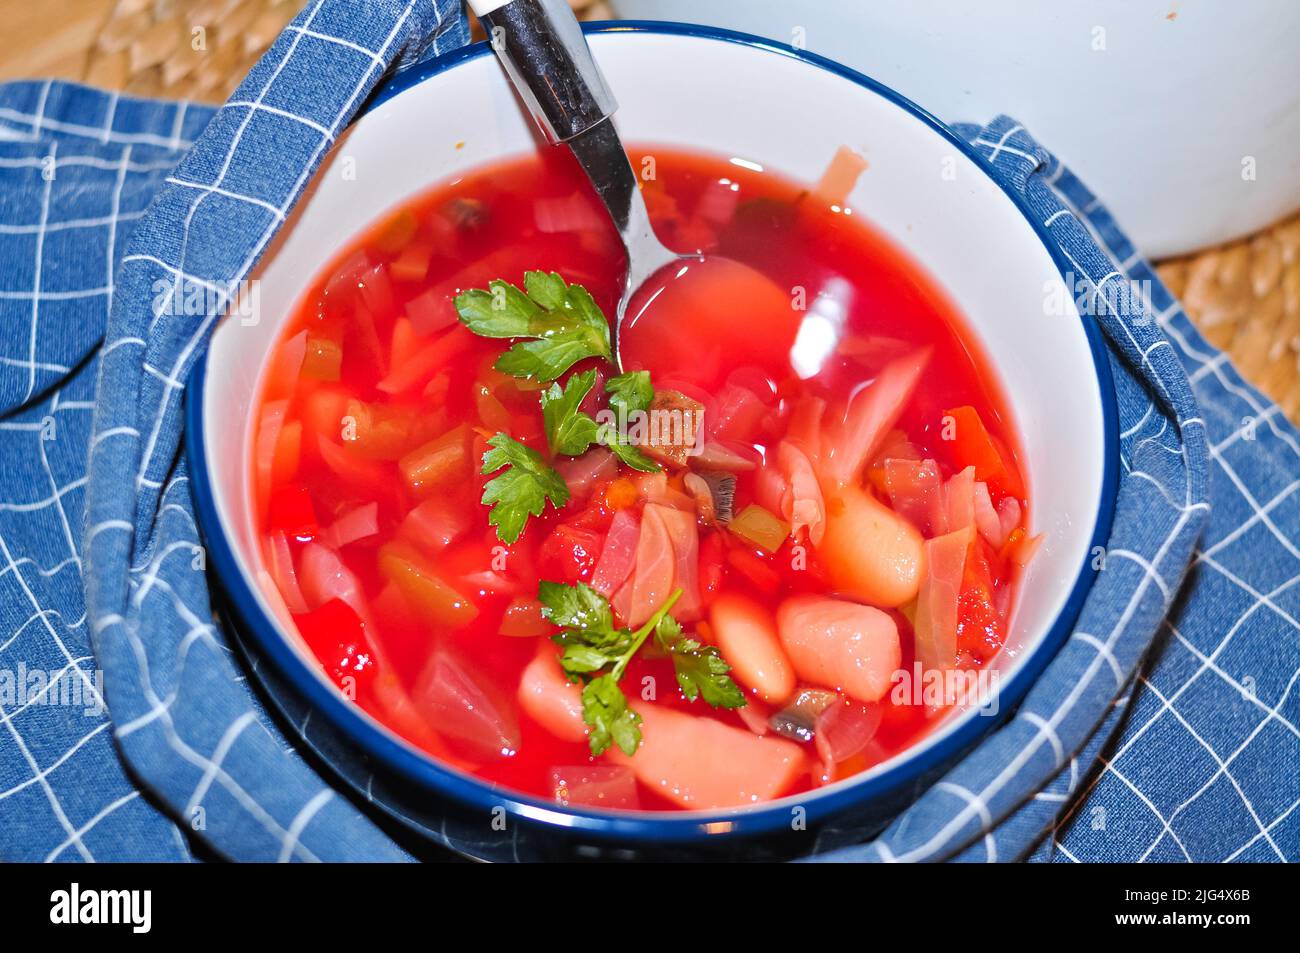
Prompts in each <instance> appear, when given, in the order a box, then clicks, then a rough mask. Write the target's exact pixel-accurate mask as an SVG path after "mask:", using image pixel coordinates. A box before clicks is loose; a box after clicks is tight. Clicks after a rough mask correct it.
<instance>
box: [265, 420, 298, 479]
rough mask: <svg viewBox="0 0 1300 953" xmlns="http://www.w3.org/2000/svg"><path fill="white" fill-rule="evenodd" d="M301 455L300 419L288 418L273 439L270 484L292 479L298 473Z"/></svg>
mask: <svg viewBox="0 0 1300 953" xmlns="http://www.w3.org/2000/svg"><path fill="white" fill-rule="evenodd" d="M301 455H302V421H301V420H290V421H288V422H287V423H286V424H285V425H284V426H283V427H281V428H280V435H279V437H278V438H277V439H276V441H275V456H274V457H273V458H272V460H271V482H272V484H278V483H284V482H285V481H287V480H292V479H293V478H294V476H295V475H296V474H297V473H298V461H299V458H300V457H301Z"/></svg>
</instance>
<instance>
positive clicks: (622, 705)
mask: <svg viewBox="0 0 1300 953" xmlns="http://www.w3.org/2000/svg"><path fill="white" fill-rule="evenodd" d="M582 720H583V721H585V722H586V723H587V725H588V727H589V728H590V729H591V731H590V732H589V734H588V737H587V745H588V747H589V748H590V749H591V754H592V756H593V757H595V756H598V755H602V754H604V753H605V752H606V751H607V750H608V749H609V746H610V744H611V743H612V744H616V745H618V747H619V750H620V751H622V752H623V753H624V754H626V755H634V754H636V749H637V747H638V746H639V745H640V744H641V716H640V715H638V714H637V713H636V712H634V711H633V710H632V709H630V708H628V707H627V696H626V695H624V694H623V689H621V688H619V687H618V679H616V678H615V677H614V676H613V675H600V676H597V677H596V678H593V679H592V680H591V681H590V682H588V683H587V684H586V685H584V686H583V689H582Z"/></svg>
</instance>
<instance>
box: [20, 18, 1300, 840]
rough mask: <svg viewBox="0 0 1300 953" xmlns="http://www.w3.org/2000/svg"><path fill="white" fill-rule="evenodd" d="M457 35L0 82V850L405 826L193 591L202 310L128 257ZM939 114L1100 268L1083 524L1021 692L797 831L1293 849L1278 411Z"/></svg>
mask: <svg viewBox="0 0 1300 953" xmlns="http://www.w3.org/2000/svg"><path fill="white" fill-rule="evenodd" d="M466 40H467V30H466V25H465V21H464V18H463V15H462V14H461V12H460V10H459V4H458V3H455V2H452V0H438V2H436V3H433V4H430V3H429V2H427V0H425V2H420V3H402V2H399V0H386V2H373V0H372V2H369V3H365V4H362V3H357V2H345V0H316V2H313V3H311V4H310V5H309V7H308V9H307V10H306V11H305V12H304V13H303V14H302V15H300V16H299V17H298V18H297V19H296V20H294V22H293V24H292V25H291V26H290V27H289V28H288V29H287V30H286V32H285V33H284V34H283V35H282V36H281V37H280V38H279V39H278V40H277V41H276V43H275V44H274V46H273V47H272V49H271V50H270V52H269V53H268V54H267V55H266V57H265V58H264V59H263V60H262V61H261V62H260V63H259V64H258V66H257V67H256V68H255V69H254V70H253V72H252V73H251V74H250V76H249V77H248V78H247V80H246V81H245V82H244V83H243V85H242V86H241V87H240V88H239V89H238V90H237V91H236V92H235V94H234V96H233V97H232V99H231V100H230V102H229V103H227V104H226V106H225V107H223V108H222V109H221V110H220V111H214V110H212V109H209V108H207V107H199V106H193V105H184V104H171V103H158V102H144V101H139V100H130V99H127V98H123V97H119V96H117V95H115V94H109V93H104V92H100V91H96V90H91V89H87V88H84V87H80V86H75V85H70V84H62V83H12V84H8V85H5V86H0V411H2V413H3V416H2V417H0V430H2V431H3V433H0V722H3V729H0V859H3V860H41V859H48V860H78V859H80V860H128V859H131V860H136V859H172V860H190V859H192V858H193V856H194V852H195V850H196V849H199V845H200V844H201V845H202V849H201V850H200V853H207V852H209V851H210V852H215V854H217V855H219V856H223V857H227V858H232V859H240V860H276V859H278V860H314V859H320V860H348V859H374V860H385V859H394V860H395V859H404V858H406V857H407V856H408V855H407V854H406V853H405V852H404V851H403V850H402V849H401V848H399V847H398V846H396V845H395V844H394V843H393V842H392V841H391V840H390V839H389V838H388V837H387V836H386V835H385V834H384V833H383V832H382V831H381V829H380V828H379V827H378V826H377V825H376V824H375V823H374V822H372V821H371V820H370V819H368V817H367V816H366V814H365V813H363V812H362V811H361V810H359V809H358V808H357V807H355V806H354V804H353V802H352V801H351V800H349V799H348V798H346V797H344V796H342V795H341V794H340V793H339V792H336V791H335V790H334V789H333V788H332V787H331V786H330V785H329V784H328V783H326V781H324V780H323V779H322V778H321V777H320V776H319V775H318V774H317V773H315V772H314V771H313V770H312V768H311V767H310V765H309V763H308V762H307V761H305V760H304V759H303V757H302V756H301V755H300V754H299V752H298V749H297V748H296V746H295V745H296V744H298V743H299V742H300V739H298V738H296V737H289V738H286V736H285V735H284V734H283V733H281V731H280V729H279V728H278V727H277V722H274V721H273V720H272V719H271V718H269V717H268V716H267V714H266V713H265V712H264V711H263V710H262V708H261V706H260V704H259V702H258V700H257V697H256V696H255V695H254V694H253V693H252V691H251V690H250V687H249V685H248V682H247V672H246V671H245V669H244V667H243V665H242V662H241V659H240V658H239V657H238V656H236V655H235V654H234V652H233V651H232V643H231V641H230V639H229V636H228V634H227V633H226V632H224V631H223V630H222V629H221V628H220V627H218V626H216V625H214V624H213V622H212V615H211V608H210V602H209V595H208V590H207V586H206V583H205V576H204V573H203V571H202V570H203V566H202V560H201V559H198V558H196V555H197V554H200V553H201V549H199V547H198V543H199V539H198V535H197V531H196V528H195V525H194V521H193V510H192V506H191V503H190V499H189V493H188V488H187V485H186V481H187V478H186V474H185V469H184V463H183V460H182V458H181V455H180V437H181V416H180V411H181V402H182V398H183V392H184V386H185V385H184V382H185V380H186V377H187V375H188V373H189V371H190V369H191V368H192V367H193V366H194V364H195V362H196V361H197V360H198V359H199V358H200V357H201V355H202V353H203V349H204V344H205V342H206V339H207V335H208V333H209V332H210V330H211V325H212V321H213V320H214V319H213V317H211V316H208V317H202V316H199V317H177V316H167V317H165V318H158V317H156V316H155V315H154V314H153V312H152V310H151V302H152V300H153V298H154V294H153V292H152V290H151V289H152V288H153V287H154V286H155V282H157V281H159V280H164V281H174V280H175V279H176V278H177V277H178V276H182V275H183V276H185V277H186V278H188V279H189V280H190V281H194V282H198V283H200V284H201V285H202V286H204V287H206V288H209V289H212V290H214V291H215V292H217V293H218V294H220V293H222V292H224V291H225V290H226V289H228V288H230V287H232V286H233V284H234V282H236V281H237V280H238V279H240V278H242V277H244V276H245V275H246V274H247V272H248V271H249V269H250V268H251V267H252V266H253V264H254V263H255V262H256V261H257V259H258V256H259V255H260V253H261V251H262V250H263V249H264V248H265V247H266V244H267V242H268V241H269V239H270V238H271V236H272V235H273V234H274V233H275V231H276V229H277V227H278V226H279V224H280V223H281V222H282V221H283V219H284V217H285V214H286V213H287V211H288V210H289V209H290V207H291V206H292V204H293V202H294V200H295V199H296V198H297V196H298V195H299V194H300V193H301V191H302V189H303V187H304V184H305V183H306V182H307V181H308V179H309V178H310V175H311V173H312V171H313V170H314V169H315V168H316V166H317V165H318V164H319V162H320V159H321V157H322V155H323V154H324V153H325V152H326V150H327V149H328V148H329V146H330V145H331V143H332V142H333V141H334V139H335V137H336V135H337V134H338V132H339V131H340V130H341V129H342V128H343V127H344V126H345V125H346V123H347V121H348V120H349V118H350V117H351V116H352V115H353V114H354V113H355V112H356V110H357V109H358V107H359V106H360V105H361V104H362V103H363V101H364V100H365V98H366V96H367V95H368V93H369V92H370V91H371V90H372V89H373V88H374V87H375V85H376V84H377V83H378V81H379V80H380V78H381V76H382V75H383V74H384V73H385V72H386V71H387V70H388V69H389V68H390V66H393V65H399V64H403V63H407V62H410V61H412V60H414V59H417V58H419V57H422V56H425V55H429V54H431V53H437V52H441V51H444V50H447V49H450V48H453V47H456V46H459V45H461V44H463V43H464V42H466ZM961 132H962V133H963V134H964V135H965V136H966V137H967V138H968V139H970V140H971V141H972V142H973V143H974V145H975V147H976V149H977V150H978V151H979V152H980V153H981V154H982V155H983V156H984V157H985V158H986V159H987V160H988V162H989V165H990V168H991V169H992V170H993V173H994V174H995V175H996V176H998V177H999V178H1001V179H1002V180H1003V181H1004V182H1007V183H1009V184H1010V185H1011V186H1012V187H1013V188H1015V189H1017V190H1019V191H1020V192H1021V193H1022V194H1023V195H1024V196H1025V198H1026V200H1027V201H1028V203H1029V205H1030V207H1031V208H1032V209H1033V213H1034V215H1035V216H1037V217H1038V218H1039V219H1040V220H1041V221H1042V222H1044V223H1045V224H1046V226H1047V228H1048V230H1049V232H1050V233H1051V235H1052V236H1053V237H1054V238H1055V239H1056V241H1057V242H1058V243H1059V244H1060V246H1061V248H1062V250H1063V251H1064V253H1065V254H1066V256H1067V257H1068V258H1069V259H1070V260H1071V261H1072V263H1073V266H1074V269H1075V271H1076V274H1077V275H1078V276H1081V279H1082V280H1083V281H1084V282H1085V286H1086V289H1087V291H1088V292H1089V294H1090V297H1091V298H1092V299H1094V300H1095V302H1096V303H1097V304H1096V310H1097V312H1098V317H1097V320H1099V321H1100V322H1101V323H1102V325H1103V327H1104V329H1105V332H1106V335H1107V338H1108V341H1109V344H1110V348H1111V362H1112V366H1113V370H1114V374H1115V379H1116V386H1117V389H1118V400H1119V413H1120V427H1121V429H1122V431H1123V436H1122V463H1123V472H1122V479H1121V484H1120V491H1119V501H1118V510H1117V514H1116V519H1115V524H1114V531H1113V536H1112V538H1111V540H1110V543H1109V546H1108V547H1107V558H1106V561H1105V568H1104V569H1103V571H1102V572H1101V573H1100V574H1099V576H1098V579H1097V582H1096V584H1095V585H1094V587H1093V591H1092V592H1091V594H1090V597H1089V599H1088V602H1087V604H1086V606H1085V609H1084V612H1083V615H1082V617H1081V619H1080V621H1079V625H1078V629H1077V631H1076V632H1075V633H1074V635H1073V636H1072V638H1071V639H1070V641H1069V642H1068V643H1067V644H1066V646H1065V647H1064V648H1063V649H1062V650H1061V652H1060V654H1059V656H1058V657H1057V658H1056V659H1055V660H1054V661H1053V663H1052V664H1051V665H1050V667H1049V668H1048V669H1047V671H1046V672H1045V673H1044V674H1043V676H1042V677H1041V679H1040V680H1039V682H1038V684H1037V685H1036V686H1035V687H1034V689H1033V690H1032V692H1031V694H1030V695H1029V697H1028V699H1027V700H1026V702H1025V703H1024V704H1023V705H1022V706H1021V708H1020V710H1019V711H1018V712H1017V714H1016V715H1015V717H1014V718H1013V719H1012V720H1010V721H1009V722H1008V723H1007V724H1006V726H1005V727H1003V728H1002V729H1000V730H999V731H998V732H996V733H995V734H994V735H992V736H991V737H990V738H989V739H987V740H986V741H985V742H983V743H982V744H981V746H980V747H979V748H978V749H976V751H975V752H974V753H973V754H972V755H971V756H970V757H968V758H967V759H966V760H965V761H963V762H962V763H961V764H960V765H959V766H958V767H957V768H955V769H954V770H953V771H952V772H951V773H950V774H949V775H948V776H947V777H946V778H944V779H943V780H942V781H941V782H939V783H938V784H936V785H935V786H934V787H933V788H931V789H930V790H929V791H928V792H927V793H925V794H924V795H923V796H922V797H921V798H920V799H919V800H917V801H916V802H915V804H914V805H913V806H912V807H911V808H910V809H908V810H907V811H906V813H905V814H903V815H902V816H900V817H899V818H898V819H897V820H896V821H895V822H894V823H893V824H892V825H891V826H889V827H888V828H887V829H886V830H885V831H884V832H883V833H882V834H880V835H879V836H878V837H876V838H875V839H874V840H872V841H871V842H870V843H866V844H857V843H856V841H860V840H862V836H861V834H859V835H858V836H857V837H854V836H853V832H851V831H849V832H846V831H831V832H829V833H828V835H827V836H826V838H825V839H824V840H823V841H821V842H819V843H818V845H817V851H818V852H819V854H820V856H822V857H830V858H833V859H865V860H894V859H905V860H912V859H947V858H952V859H962V860H1008V859H1014V858H1031V859H1035V860H1063V859H1065V860H1100V859H1114V860H1138V859H1150V860H1188V859H1192V860H1283V859H1286V860H1291V859H1295V858H1296V857H1298V856H1300V814H1298V813H1297V812H1296V807H1297V804H1300V781H1298V780H1297V779H1298V778H1300V731H1298V730H1297V727H1296V725H1297V722H1298V721H1300V718H1298V717H1297V715H1298V714H1300V713H1298V711H1297V709H1298V708H1300V701H1297V693H1293V691H1292V689H1293V687H1294V685H1295V682H1296V679H1297V677H1298V676H1300V623H1297V619H1298V618H1300V587H1297V586H1295V585H1294V584H1295V583H1296V582H1297V580H1300V550H1298V549H1297V539H1296V538H1297V536H1300V532H1298V531H1300V494H1298V493H1297V492H1296V491H1297V489H1298V488H1300V435H1298V434H1297V432H1296V430H1295V429H1294V428H1292V427H1291V425H1290V424H1288V423H1287V421H1286V420H1285V419H1284V418H1283V417H1282V416H1281V415H1280V414H1279V412H1278V408H1277V407H1276V406H1274V405H1272V404H1271V403H1269V402H1268V401H1267V400H1266V399H1265V398H1263V397H1262V396H1261V395H1260V394H1259V393H1258V392H1257V391H1256V390H1254V389H1253V388H1252V387H1250V386H1249V385H1248V384H1246V383H1245V382H1244V381H1242V379H1241V378H1240V377H1239V376H1238V375H1237V373H1236V371H1235V370H1234V369H1233V367H1232V366H1231V364H1229V363H1228V362H1227V360H1226V359H1225V357H1224V355H1223V354H1221V353H1219V352H1218V351H1216V350H1214V349H1213V348H1212V347H1210V346H1209V345H1208V344H1207V343H1206V342H1205V341H1204V340H1203V339H1202V338H1201V336H1200V335H1199V334H1198V333H1197V332H1196V330H1195V329H1194V328H1193V327H1192V325H1191V324H1190V323H1189V322H1188V320H1187V318H1186V317H1185V315H1184V314H1183V313H1182V311H1181V309H1180V308H1179V306H1178V304H1177V302H1176V301H1174V300H1173V299H1172V298H1171V297H1170V296H1169V294H1168V292H1167V291H1166V290H1165V288H1164V287H1163V286H1162V285H1161V284H1160V282H1159V280H1158V279H1157V278H1156V277H1155V275H1154V273H1153V272H1152V271H1151V269H1150V267H1149V266H1148V265H1147V263H1146V262H1144V261H1142V260H1141V259H1140V258H1139V257H1138V256H1137V255H1136V254H1135V253H1134V251H1133V250H1132V248H1131V247H1130V246H1129V245H1128V242H1127V240H1126V239H1125V238H1124V236H1123V235H1122V234H1121V233H1120V232H1119V230H1118V228H1117V227H1116V226H1115V224H1114V222H1113V221H1112V220H1111V218H1110V216H1109V215H1108V214H1107V213H1106V211H1105V209H1104V208H1103V207H1102V206H1101V205H1100V204H1099V203H1098V202H1097V201H1096V200H1095V199H1094V198H1093V197H1092V196H1091V195H1090V194H1089V193H1088V192H1087V191H1086V190H1085V189H1084V187H1083V186H1082V184H1081V183H1080V182H1079V181H1078V180H1077V179H1075V178H1074V177H1073V176H1072V175H1071V174H1070V173H1069V171H1068V170H1066V169H1064V168H1063V167H1062V166H1060V165H1059V164H1058V163H1057V162H1056V161H1055V160H1054V159H1053V158H1052V157H1051V156H1050V155H1048V154H1047V153H1046V152H1045V151H1044V150H1042V149H1041V147H1039V146H1038V145H1037V144H1036V143H1034V142H1033V140H1032V139H1031V138H1030V137H1029V135H1028V134H1027V133H1026V132H1025V131H1024V130H1023V129H1021V128H1020V127H1019V126H1017V125H1016V124H1014V123H1013V122H1011V121H1010V120H1007V119H998V120H996V121H995V122H994V123H992V124H991V125H990V126H988V127H984V128H975V127H971V128H969V129H962V130H961ZM1117 263H1118V264H1117ZM1128 279H1133V280H1135V281H1136V282H1138V284H1137V285H1136V286H1135V285H1131V284H1130V283H1129V281H1128ZM1142 282H1146V283H1147V284H1145V285H1143V284H1141V283H1142ZM1134 287H1137V288H1145V289H1146V290H1147V291H1148V292H1149V300H1142V301H1136V300H1134V299H1133V297H1132V294H1133V288H1134ZM1198 404H1199V408H1198ZM1189 567H1190V568H1189ZM104 701H106V702H107V705H108V707H109V709H111V718H110V717H109V715H108V714H107V713H106V712H105V710H104V707H103V703H104ZM432 836H434V838H435V839H439V840H441V841H442V842H443V843H451V844H452V845H453V846H465V845H464V844H462V843H458V842H457V840H456V838H455V837H454V836H451V835H449V834H448V833H447V830H446V828H445V825H444V829H443V830H442V831H441V832H440V833H434V834H433V835H432ZM846 843H847V844H851V845H852V846H847V847H846V846H843V845H844V844H846ZM479 852H480V853H488V854H492V853H493V851H491V850H480V851H479ZM497 855H498V856H508V853H507V854H504V855H502V854H500V853H499V852H498V854H497Z"/></svg>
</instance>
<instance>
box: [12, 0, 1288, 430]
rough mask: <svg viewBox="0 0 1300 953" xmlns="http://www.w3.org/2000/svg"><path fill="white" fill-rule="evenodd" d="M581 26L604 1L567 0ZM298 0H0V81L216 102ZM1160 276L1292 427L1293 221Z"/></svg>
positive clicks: (600, 14) (1175, 263)
mask: <svg viewBox="0 0 1300 953" xmlns="http://www.w3.org/2000/svg"><path fill="white" fill-rule="evenodd" d="M569 3H570V5H571V6H572V7H573V8H574V9H575V10H577V11H578V12H579V15H581V16H582V17H584V18H587V19H605V18H608V17H610V16H611V14H610V10H609V6H608V4H606V3H605V2H604V0H569ZM302 5H303V0H59V2H57V3H48V2H46V3H33V2H32V0H0V23H3V24H5V42H4V49H3V52H0V80H3V79H11V78H26V77H32V76H55V77H60V78H64V79H75V80H80V81H82V82H86V83H93V84H95V85H97V86H104V87H109V88H113V89H121V90H123V91H125V92H129V93H133V94H136V95H141V96H166V97H171V98H178V99H195V100H200V101H204V102H214V103H216V102H221V101H223V100H224V99H225V98H226V97H227V96H228V95H229V93H230V91H231V90H232V89H233V88H234V87H235V85H236V84H237V83H238V82H239V81H240V79H242V78H243V76H244V74H245V73H247V72H248V70H249V68H250V67H251V66H252V65H253V63H254V61H255V60H256V59H257V58H258V57H259V56H260V55H261V54H262V51H263V50H265V49H266V47H267V46H268V45H269V44H270V42H271V41H272V40H273V39H274V38H275V36H276V35H277V34H278V33H279V32H280V30H281V29H282V28H283V27H284V25H285V24H286V23H288V22H289V20H290V19H292V18H293V16H294V14H296V13H297V12H298V10H299V9H300V8H301V7H302ZM1158 270H1159V272H1160V277H1161V278H1162V279H1164V281H1165V282H1166V283H1167V284H1168V285H1169V287H1170V289H1171V290H1172V291H1173V292H1174V294H1176V295H1178V297H1179V298H1181V299H1182V301H1183V303H1184V305H1186V308H1187V311H1188V314H1190V315H1191V317H1192V320H1194V321H1195V322H1196V323H1197V324H1198V325H1199V326H1200V327H1201V329H1202V330H1203V331H1204V332H1205V335H1206V337H1207V338H1209V340H1210V341H1211V342H1212V343H1213V344H1215V345H1216V346H1217V347H1220V348H1223V349H1224V350H1226V351H1227V352H1228V353H1229V354H1230V355H1231V357H1232V359H1233V361H1234V362H1235V363H1236V364H1237V366H1238V367H1239V368H1240V369H1241V372H1242V374H1244V375H1245V376H1246V377H1247V378H1248V379H1249V380H1251V381H1253V382H1254V383H1255V384H1256V385H1258V386H1259V387H1260V389H1262V390H1263V391H1264V392H1265V393H1267V394H1268V395H1269V396H1270V397H1272V398H1273V399H1274V400H1276V401H1277V402H1278V403H1279V404H1280V405H1281V407H1282V409H1283V411H1284V412H1285V413H1286V414H1287V416H1289V417H1290V418H1291V419H1292V420H1293V421H1296V422H1297V423H1300V215H1295V216H1293V217H1291V218H1289V219H1287V220H1286V221H1283V222H1280V223H1279V224H1277V225H1274V226H1273V227H1271V228H1267V229H1264V230H1262V231H1260V232H1259V233H1257V234H1255V235H1252V236H1250V237H1248V238H1245V239H1242V240H1240V241H1236V242H1232V243H1230V244H1227V245H1224V246H1222V247H1219V248H1214V249H1210V250H1208V251H1203V252H1199V253H1197V254H1195V255H1189V256H1186V257H1183V258H1177V259H1171V260H1169V261H1165V262H1162V263H1160V265H1159V266H1158Z"/></svg>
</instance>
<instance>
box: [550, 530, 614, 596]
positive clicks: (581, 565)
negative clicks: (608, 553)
mask: <svg viewBox="0 0 1300 953" xmlns="http://www.w3.org/2000/svg"><path fill="white" fill-rule="evenodd" d="M604 544H605V537H604V535H603V534H601V533H596V532H593V531H591V530H588V529H580V528H578V527H575V526H571V525H568V524H565V523H561V524H560V525H559V526H557V527H555V529H554V531H552V533H551V535H550V536H548V537H547V538H546V541H545V542H544V543H542V552H541V560H540V564H539V565H540V569H541V573H542V578H543V579H551V580H553V581H555V582H565V583H568V584H570V585H572V584H573V583H575V582H585V583H588V584H590V583H591V576H592V572H593V571H594V570H595V568H596V562H597V560H599V559H600V551H601V548H602V547H603V546H604Z"/></svg>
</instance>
